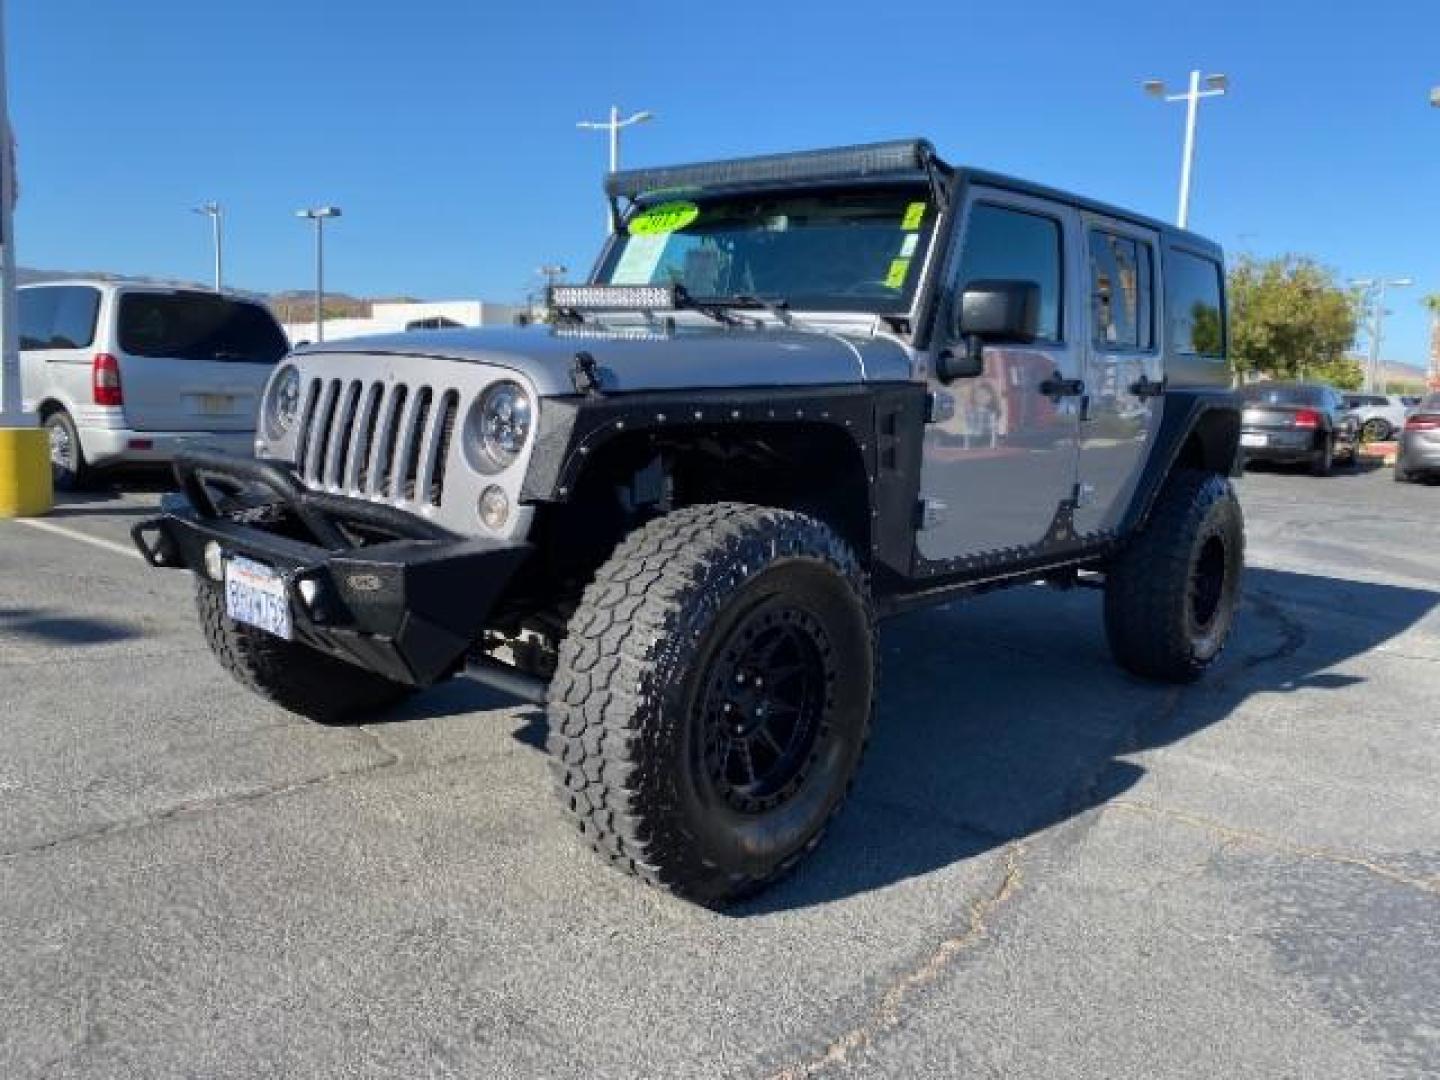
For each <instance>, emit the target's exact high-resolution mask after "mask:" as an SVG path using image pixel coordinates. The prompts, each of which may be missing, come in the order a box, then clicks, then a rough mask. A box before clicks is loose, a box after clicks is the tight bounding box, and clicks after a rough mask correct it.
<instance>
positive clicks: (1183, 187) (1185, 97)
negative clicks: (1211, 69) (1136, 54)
mask: <svg viewBox="0 0 1440 1080" xmlns="http://www.w3.org/2000/svg"><path fill="white" fill-rule="evenodd" d="M1202 78H1203V79H1204V81H1205V86H1206V87H1207V89H1205V90H1202V89H1200V81H1201V79H1202ZM1144 85H1145V92H1146V93H1147V94H1149V95H1150V96H1151V97H1156V98H1159V99H1160V100H1162V101H1183V102H1185V149H1184V152H1183V153H1182V155H1181V158H1180V206H1179V209H1178V210H1177V211H1176V214H1175V223H1176V224H1177V225H1179V226H1180V228H1182V229H1184V228H1187V227H1188V226H1189V223H1190V176H1191V173H1192V172H1193V169H1194V164H1195V125H1196V122H1197V121H1198V119H1199V113H1200V99H1201V98H1207V97H1220V96H1221V95H1223V94H1224V93H1225V91H1226V90H1228V89H1229V88H1230V80H1229V78H1228V77H1227V76H1225V75H1204V76H1202V75H1201V74H1200V72H1199V71H1198V70H1196V71H1192V72H1190V85H1189V89H1187V90H1186V91H1185V93H1183V94H1167V93H1166V92H1165V84H1164V83H1163V82H1161V81H1160V80H1159V79H1147V80H1146V81H1145V84H1144Z"/></svg>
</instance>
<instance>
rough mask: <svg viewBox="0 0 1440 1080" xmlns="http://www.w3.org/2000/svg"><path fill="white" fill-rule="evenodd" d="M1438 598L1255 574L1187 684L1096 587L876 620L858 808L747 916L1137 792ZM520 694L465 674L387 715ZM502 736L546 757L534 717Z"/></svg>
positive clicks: (906, 869) (981, 600)
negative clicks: (1130, 657)
mask: <svg viewBox="0 0 1440 1080" xmlns="http://www.w3.org/2000/svg"><path fill="white" fill-rule="evenodd" d="M1437 607H1440V592H1431V591H1427V590H1424V589H1414V588H1402V587H1397V586H1389V585H1373V584H1366V583H1363V582H1355V581H1348V580H1340V579H1335V578H1328V577H1319V576H1314V575H1308V574H1297V573H1291V572H1288V571H1279V570H1268V569H1257V568H1251V569H1249V570H1248V571H1247V573H1246V579H1245V599H1244V603H1243V607H1242V610H1241V613H1240V618H1239V621H1238V623H1237V626H1236V632H1235V636H1234V638H1233V639H1232V642H1231V644H1230V647H1229V649H1228V650H1227V652H1226V654H1225V656H1224V657H1223V658H1222V659H1221V661H1220V663H1219V664H1218V665H1217V666H1216V668H1215V669H1214V670H1213V671H1211V672H1210V673H1209V674H1208V675H1207V677H1206V678H1205V679H1203V680H1201V681H1200V682H1199V683H1197V684H1195V685H1193V686H1187V687H1175V686H1165V685H1158V684H1155V683H1150V682H1147V681H1145V680H1142V679H1138V678H1134V677H1132V676H1130V675H1128V674H1126V673H1125V672H1124V671H1123V670H1121V669H1120V668H1119V667H1118V666H1117V665H1116V664H1115V663H1114V661H1113V659H1112V658H1111V656H1110V653H1109V650H1108V647H1107V645H1106V643H1105V636H1104V632H1103V630H1102V624H1101V610H1100V609H1101V597H1100V594H1099V593H1098V592H1093V591H1090V590H1075V591H1072V592H1069V593H1055V592H1054V591H1053V590H1049V589H1045V588H1041V587H1034V588H1020V589H1013V590H1008V591H1002V592H998V593H993V594H990V595H987V596H982V597H978V598H976V599H973V600H969V601H963V602H957V603H955V604H952V605H949V606H947V607H943V608H937V609H932V610H928V611H920V612H916V613H914V614H910V615H906V616H903V617H901V618H898V619H895V620H893V621H891V622H890V623H888V624H886V625H885V627H884V629H883V631H882V636H881V650H882V668H883V680H882V685H881V693H880V700H879V705H878V710H877V715H876V719H875V729H874V736H873V738H872V741H871V746H870V750H869V753H868V756H867V759H866V761H865V763H864V765H863V767H862V770H861V773H860V776H859V778H858V780H857V782H856V785H855V789H854V792H853V793H852V796H851V799H850V803H849V805H848V806H847V807H846V808H845V811H844V813H842V814H841V815H840V816H839V818H837V819H836V821H835V822H834V824H833V826H832V828H831V832H830V835H829V837H828V838H827V840H826V842H825V843H824V844H823V845H822V846H821V848H820V850H819V851H818V852H817V853H816V854H815V855H814V856H813V857H811V858H810V859H808V860H806V861H805V862H803V863H802V864H801V865H800V867H799V868H798V869H797V870H796V872H795V873H794V874H793V875H792V876H791V877H789V878H787V879H786V880H785V881H783V882H781V883H779V884H778V885H777V886H775V887H774V888H772V889H770V890H768V891H767V892H765V893H762V894H761V895H760V896H758V897H756V898H755V899H754V900H752V901H749V902H747V903H744V904H741V905H739V906H737V907H734V908H731V909H729V910H728V912H727V914H729V915H731V916H733V917H739V918H744V917H748V916H752V915H761V914H766V913H772V912H776V911H782V910H788V909H793V908H803V907H808V906H811V905H816V904H823V903H828V902H831V901H834V900H839V899H843V898H846V897H849V896H854V895H857V894H861V893H865V892H869V891H873V890H875V889H881V888H884V887H886V886H889V885H893V884H896V883H898V882H901V881H904V880H906V879H909V878H914V877H918V876H922V875H925V874H928V873H931V872H934V871H936V870H939V869H942V868H944V867H947V866H951V865H953V864H955V863H957V862H960V861H962V860H965V859H971V858H974V857H976V856H979V855H983V854H984V853H986V852H988V851H991V850H994V849H997V848H1000V847H1004V846H1005V845H1007V844H1009V843H1011V842H1013V841H1015V840H1019V839H1023V838H1024V837H1027V836H1030V835H1032V834H1034V833H1036V832H1039V831H1041V830H1043V829H1046V828H1048V827H1050V826H1052V825H1056V824H1059V823H1061V822H1063V821H1066V820H1068V819H1070V818H1072V817H1074V816H1076V815H1078V814H1081V813H1084V812H1085V811H1087V810H1090V809H1092V808H1094V807H1097V806H1100V805H1103V804H1104V803H1105V802H1106V801H1107V800H1109V799H1111V798H1113V797H1115V796H1117V795H1119V794H1121V793H1122V792H1125V791H1127V790H1129V789H1130V788H1132V787H1133V786H1134V785H1135V784H1136V783H1137V782H1138V781H1139V780H1140V779H1141V777H1142V776H1143V775H1144V772H1143V769H1142V768H1141V767H1140V766H1138V765H1136V764H1134V763H1133V762H1130V761H1127V760H1124V758H1125V756H1126V755H1129V754H1132V753H1134V752H1136V751H1140V750H1148V749H1154V748H1157V747H1163V746H1167V745H1169V744H1171V743H1174V742H1178V741H1180V740H1183V739H1185V738H1187V737H1188V736H1190V735H1192V734H1194V733H1195V732H1197V731H1200V730H1202V729H1204V728H1206V727H1208V726H1210V725H1212V724H1216V723H1220V722H1222V721H1224V720H1225V719H1226V718H1227V717H1229V716H1230V715H1231V714H1232V713H1233V712H1234V711H1235V709H1236V708H1237V707H1239V706H1240V705H1241V704H1242V703H1243V702H1245V701H1246V700H1247V699H1248V698H1250V697H1252V696H1253V695H1255V694H1259V693H1292V692H1294V691H1296V690H1299V689H1302V688H1310V689H1320V690H1340V689H1344V688H1346V687H1349V686H1352V685H1354V684H1355V683H1356V682H1357V681H1358V680H1357V679H1356V678H1355V677H1353V676H1350V675H1346V674H1342V673H1339V672H1335V671H1332V670H1330V669H1332V668H1333V667H1335V666H1337V665H1340V664H1342V663H1343V662H1344V661H1346V660H1348V659H1350V658H1352V657H1355V656H1359V655H1361V654H1363V653H1365V652H1367V651H1368V650H1370V649H1373V648H1375V647H1376V646H1377V645H1380V644H1382V643H1384V642H1385V641H1388V640H1390V639H1392V638H1394V637H1396V636H1397V635H1399V634H1401V633H1403V632H1404V631H1406V630H1407V629H1408V628H1410V627H1411V626H1413V625H1415V624H1416V623H1417V622H1418V621H1419V620H1421V619H1422V618H1424V617H1425V616H1426V615H1427V614H1429V613H1430V612H1431V611H1433V610H1436V609H1437ZM514 705H515V702H514V701H513V699H510V698H508V697H506V696H505V695H503V694H500V693H498V692H496V691H493V690H489V689H487V688H485V687H482V686H479V685H478V684H475V683H469V682H466V681H465V680H452V681H451V682H449V683H446V684H444V685H442V686H439V687H436V688H435V689H433V690H431V691H428V692H427V693H425V694H423V695H421V696H419V697H417V698H415V699H413V700H412V701H411V702H409V703H407V704H406V705H404V706H402V707H401V708H400V709H398V710H396V711H395V712H393V713H391V714H389V715H387V716H386V717H385V718H384V722H401V723H403V722H407V721H413V720H419V719H423V718H432V717H441V716H452V715H458V714H463V713H467V712H476V711H481V710H489V709H498V708H513V707H514ZM520 718H521V721H522V722H521V723H520V724H519V726H517V727H516V728H515V730H514V731H513V732H512V736H513V737H514V738H515V739H516V740H517V741H519V742H522V743H524V744H525V745H527V746H530V747H532V748H534V749H536V750H538V751H540V752H544V748H545V740H546V737H547V735H548V732H549V729H548V725H547V724H546V720H545V714H544V711H543V710H541V709H538V708H534V707H529V708H525V709H524V710H523V711H522V712H521V713H520Z"/></svg>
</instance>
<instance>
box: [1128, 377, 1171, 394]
mask: <svg viewBox="0 0 1440 1080" xmlns="http://www.w3.org/2000/svg"><path fill="white" fill-rule="evenodd" d="M1130 393H1132V394H1134V395H1135V396H1136V397H1138V398H1152V397H1159V396H1160V395H1161V394H1163V393H1165V380H1164V379H1152V378H1150V376H1148V375H1141V376H1140V378H1139V379H1138V380H1137V381H1135V382H1133V383H1131V384H1130Z"/></svg>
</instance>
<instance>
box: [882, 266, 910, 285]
mask: <svg viewBox="0 0 1440 1080" xmlns="http://www.w3.org/2000/svg"><path fill="white" fill-rule="evenodd" d="M909 274H910V260H909V259H892V260H891V261H890V272H889V273H888V274H886V275H885V285H886V287H887V288H891V289H903V288H904V287H905V279H906V277H908V276H909Z"/></svg>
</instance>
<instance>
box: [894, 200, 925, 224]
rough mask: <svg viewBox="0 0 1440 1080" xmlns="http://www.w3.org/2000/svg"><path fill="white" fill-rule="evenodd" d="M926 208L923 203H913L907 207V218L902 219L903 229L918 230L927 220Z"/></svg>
mask: <svg viewBox="0 0 1440 1080" xmlns="http://www.w3.org/2000/svg"><path fill="white" fill-rule="evenodd" d="M925 210H926V206H925V204H924V203H923V202H912V203H911V204H910V205H909V206H907V207H905V216H904V217H903V218H901V219H900V227H901V228H902V229H918V228H919V227H920V223H921V222H922V221H924V220H925Z"/></svg>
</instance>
